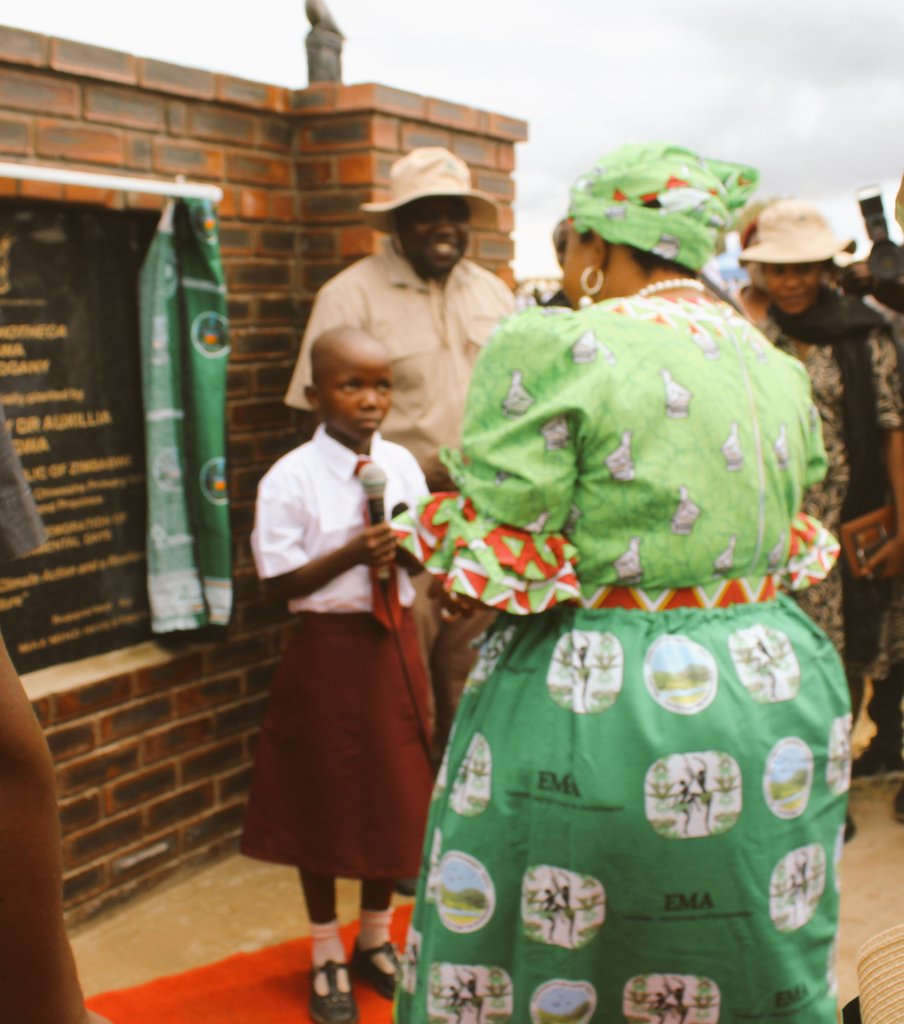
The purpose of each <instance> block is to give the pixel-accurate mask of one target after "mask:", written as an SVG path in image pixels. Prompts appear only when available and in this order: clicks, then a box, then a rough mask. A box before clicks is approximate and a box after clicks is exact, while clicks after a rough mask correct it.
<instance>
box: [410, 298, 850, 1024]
mask: <svg viewBox="0 0 904 1024" xmlns="http://www.w3.org/2000/svg"><path fill="white" fill-rule="evenodd" d="M446 460H447V465H448V466H449V468H450V470H451V472H452V475H453V479H455V481H456V484H457V485H458V486H459V488H460V490H459V491H458V492H457V493H449V494H446V495H433V496H431V498H430V499H428V500H427V501H426V502H425V504H424V506H423V507H422V508H421V509H419V510H418V512H417V513H416V514H408V515H406V516H403V517H401V518H400V519H398V520H397V521H396V526H397V529H398V532H399V536H400V540H401V542H402V544H403V546H404V547H406V548H407V549H408V550H409V551H411V552H412V553H413V554H415V555H416V556H417V557H418V558H420V560H421V561H422V562H423V563H424V564H425V565H426V567H427V568H428V570H429V571H431V572H433V573H434V574H436V575H437V576H439V577H440V578H441V579H442V581H443V583H444V586H445V587H446V589H447V590H449V591H451V592H453V593H459V594H463V595H468V596H469V597H472V598H476V599H478V600H480V601H482V602H483V603H485V604H488V605H490V606H492V607H495V608H497V609H499V611H500V614H499V616H498V617H497V620H496V623H495V625H494V626H493V628H492V629H491V630H490V631H489V632H488V634H487V635H486V637H485V639H484V641H483V644H482V647H481V649H480V653H479V657H478V659H477V662H476V664H475V667H474V669H473V671H472V673H471V676H470V678H469V680H468V683H467V686H466V688H465V692H464V694H463V697H462V701H461V705H460V708H459V711H458V715H457V718H456V722H455V726H454V730H453V733H452V737H451V739H450V742H449V745H448V748H447V750H446V754H445V758H444V760H443V763H442V765H441V768H440V771H439V775H438V778H437V781H436V787H435V790H434V794H433V799H432V806H431V813H430V818H429V822H428V827H427V833H426V837H425V844H424V856H423V864H422V870H421V877H420V880H419V886H418V894H417V903H416V906H415V910H414V913H413V916H412V922H411V928H410V931H409V935H408V940H407V948H406V950H405V955H404V958H403V970H402V978H401V983H400V986H399V989H398V993H397V997H396V1008H395V1013H396V1021H397V1022H398V1024H427V1022H429V1024H506V1022H509V1021H510V1022H513V1024H526V1022H533V1024H561V1022H569V1024H589V1022H598V1024H612V1022H621V1021H626V1022H631V1024H654V1022H655V1024H716V1022H719V1021H722V1022H745V1021H749V1022H758V1024H759V1022H770V1021H777V1022H778V1021H780V1022H794V1024H804V1022H806V1024H832V1022H834V1021H835V1019H836V1017H835V1015H836V982H835V935H836V928H837V916H838V886H839V870H838V867H839V859H840V853H841V849H842V843H843V831H844V815H845V806H846V793H847V789H848V785H849V777H850V707H849V702H848V696H847V687H846V683H845V679H844V674H843V671H842V668H841V665H840V662H839V660H838V657H837V655H836V653H835V651H834V649H833V647H832V645H831V644H830V643H829V642H828V640H827V639H826V638H825V636H824V634H823V633H821V632H820V630H819V629H818V628H817V627H816V626H815V625H813V623H812V622H811V621H810V620H809V619H807V617H806V616H805V615H804V614H803V613H802V612H801V611H800V610H799V609H798V608H797V607H796V605H795V603H794V601H793V600H791V599H790V598H789V597H788V596H786V595H785V594H783V593H782V592H781V590H782V588H784V589H799V588H801V587H803V586H807V585H811V584H817V585H818V581H819V580H820V579H821V578H823V577H824V576H825V575H826V573H827V572H828V571H829V569H830V568H831V565H832V562H833V559H834V557H835V555H836V554H837V545H835V544H834V542H833V539H832V538H831V537H829V536H828V535H826V534H825V532H824V531H822V529H821V528H820V526H819V524H818V523H816V522H814V521H813V520H808V519H806V518H805V517H801V516H800V515H799V514H798V510H799V508H800V503H801V497H802V494H803V492H804V490H805V489H806V488H807V487H808V486H809V485H811V484H812V483H814V482H815V481H817V480H819V479H820V478H821V477H822V475H823V474H824V472H825V468H826V462H825V453H824V450H823V446H822V440H821V434H820V426H819V419H818V416H817V415H816V414H815V410H814V408H813V406H812V402H811V399H810V392H809V382H808V379H807V376H806V373H805V371H804V369H803V367H802V366H801V365H800V364H799V363H798V362H797V361H796V360H795V359H793V358H791V357H789V356H787V355H785V354H784V353H782V352H780V351H778V350H776V349H774V348H772V346H771V345H770V344H769V343H768V342H767V341H766V340H765V339H764V338H763V336H762V335H761V334H759V333H758V332H757V331H756V330H755V329H754V328H753V327H752V326H751V325H750V324H748V323H747V322H746V321H745V320H743V319H742V318H741V317H740V316H739V315H737V314H736V313H735V312H734V311H733V310H731V309H730V308H729V307H727V306H725V305H723V304H722V303H719V302H717V301H714V300H711V299H709V298H708V297H704V296H703V295H701V296H700V297H698V298H693V299H687V298H678V297H674V296H669V295H668V294H667V293H663V294H660V295H657V296H655V297H654V296H651V297H649V298H641V297H633V298H626V299H612V300H608V301H606V302H601V303H599V304H598V305H596V306H593V307H591V308H588V309H584V310H580V311H577V312H573V311H570V310H561V309H549V308H547V309H531V310H527V311H525V312H523V313H521V314H518V315H516V316H514V317H512V318H510V319H509V320H507V321H505V322H504V323H503V325H502V326H501V327H500V328H499V329H498V330H497V332H496V334H495V335H494V337H493V338H492V339H491V341H490V343H489V344H488V346H487V348H486V349H485V351H484V352H483V353H482V355H481V357H480V359H479V361H478V364H477V367H476V369H475V372H474V376H473V379H472V384H471V390H470V394H469V399H468V404H467V409H466V416H465V423H464V430H463V443H462V450H461V452H449V453H447V456H446Z"/></svg>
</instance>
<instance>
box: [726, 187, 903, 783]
mask: <svg viewBox="0 0 904 1024" xmlns="http://www.w3.org/2000/svg"><path fill="white" fill-rule="evenodd" d="M852 247H853V243H852V242H851V241H850V240H849V239H843V238H838V237H837V236H836V235H835V234H834V232H833V231H832V229H831V227H830V225H829V223H828V222H827V221H826V219H825V218H824V217H823V216H822V214H821V213H820V212H819V210H817V209H816V207H814V206H812V205H811V204H809V203H805V202H802V201H800V200H797V199H780V200H777V201H776V202H773V203H771V204H770V205H769V206H767V207H766V208H765V209H764V210H763V212H762V213H761V214H760V217H759V221H758V225H757V240H756V243H755V244H753V245H751V246H749V247H748V248H746V249H744V250H742V252H741V257H740V258H741V260H742V262H744V263H746V264H748V265H750V267H751V269H752V270H753V271H754V272H755V273H756V274H757V279H758V280H759V281H761V282H762V285H763V286H764V287H765V289H766V291H767V294H768V295H769V298H770V302H771V305H770V306H769V309H768V314H767V319H766V320H765V322H764V323H762V324H760V327H761V329H762V330H763V331H764V333H765V334H766V335H767V336H769V337H770V338H771V339H772V340H773V341H774V342H775V344H776V345H777V346H778V347H779V348H781V349H784V350H785V351H787V352H790V353H792V354H793V355H796V356H797V357H798V358H799V359H800V360H801V361H802V362H803V364H804V365H805V366H806V368H807V372H808V374H809V376H810V380H811V383H812V387H813V400H814V402H815V403H816V406H817V408H818V409H819V413H820V417H821V419H822V428H823V435H824V439H825V445H826V451H827V453H828V456H829V472H828V475H827V476H826V478H825V479H824V480H823V481H822V482H821V483H819V484H817V485H816V486H814V487H813V488H811V489H810V491H809V492H808V493H807V495H806V496H805V498H804V511H806V512H808V513H810V514H811V515H815V516H818V517H819V518H820V519H821V520H822V522H823V523H824V524H825V525H826V526H827V527H828V528H829V529H830V530H832V531H833V532H835V533H836V534H837V532H838V528H839V526H840V525H841V523H843V522H845V521H846V520H849V519H853V518H855V517H857V516H859V515H862V514H864V513H866V512H871V511H873V510H874V509H877V508H879V507H880V506H882V505H886V504H888V503H889V502H894V504H895V506H896V507H897V510H898V513H897V514H898V520H899V521H898V526H897V535H896V537H894V538H892V539H891V540H889V541H887V542H886V543H885V544H884V545H883V546H882V547H881V548H880V549H879V550H878V551H877V552H876V553H875V554H874V555H873V556H872V558H871V559H870V560H869V567H870V569H871V572H872V576H873V578H872V579H871V580H865V581H855V580H854V579H853V578H851V577H850V576H849V575H848V574H847V573H846V572H845V567H843V566H842V563H841V562H839V564H838V565H836V567H835V569H834V570H833V572H832V573H831V574H830V576H829V577H828V578H827V579H826V580H825V581H824V582H823V583H822V584H820V585H819V586H817V587H812V588H811V589H810V590H807V591H804V592H802V593H801V594H799V595H797V597H798V601H799V603H800V605H801V607H802V608H803V609H804V610H805V611H806V612H807V613H808V614H809V615H810V617H811V618H813V619H814V620H815V621H816V622H817V623H818V624H819V625H820V626H822V628H823V629H824V630H825V631H826V632H827V633H828V634H829V636H830V637H831V639H832V640H833V642H834V643H835V645H836V647H837V649H838V651H839V653H840V654H841V655H842V657H843V659H844V662H845V667H846V670H847V674H848V683H849V686H850V689H851V697H852V704H853V711H854V714H855V715H856V712H857V710H858V707H859V704H860V700H861V696H862V692H863V677H864V676H865V675H869V676H870V677H871V678H872V679H873V680H874V685H875V686H876V687H877V688H878V687H881V686H886V685H888V686H894V687H900V686H901V683H902V682H904V678H899V677H904V584H902V576H901V573H902V572H904V400H902V395H901V375H900V370H899V366H898V359H897V352H896V349H895V345H894V342H893V339H892V336H891V332H890V328H889V325H888V323H887V321H886V320H885V319H884V317H882V315H881V314H880V313H878V312H877V311H876V310H874V309H873V308H871V307H870V306H867V305H866V304H865V303H864V302H862V301H861V300H860V299H859V298H857V297H855V296H851V295H843V294H841V293H840V292H839V291H837V290H836V289H835V288H834V287H833V278H834V264H833V260H834V258H835V257H837V256H839V254H841V253H844V252H848V251H850V250H851V248H852ZM843 573H844V575H843ZM889 692H890V691H889ZM897 692H898V693H900V689H898V691H897ZM900 739H901V736H900V716H898V732H897V743H896V744H895V743H892V744H891V745H890V746H891V748H893V749H890V750H889V751H888V752H887V757H886V760H887V761H888V763H887V764H886V765H884V767H885V768H889V769H891V768H900V767H902V764H901V753H900ZM855 772H856V769H855Z"/></svg>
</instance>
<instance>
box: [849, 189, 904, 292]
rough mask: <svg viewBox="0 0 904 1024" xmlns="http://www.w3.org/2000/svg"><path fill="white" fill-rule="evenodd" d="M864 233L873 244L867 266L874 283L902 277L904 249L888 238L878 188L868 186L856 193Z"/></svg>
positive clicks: (880, 194)
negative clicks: (864, 229)
mask: <svg viewBox="0 0 904 1024" xmlns="http://www.w3.org/2000/svg"><path fill="white" fill-rule="evenodd" d="M857 201H858V202H859V203H860V212H861V213H862V214H863V221H864V223H865V224H866V233H867V234H868V235H869V240H870V241H871V242H872V243H873V248H872V250H871V251H870V254H869V259H868V260H867V265H868V266H869V272H870V274H872V277H873V280H874V281H894V280H896V279H897V278H899V277H904V248H902V247H901V246H900V245H895V243H894V242H893V241H892V240H891V239H890V238H889V237H888V224H887V222H886V220H885V209H884V207H883V206H882V193H881V191H880V190H879V188H878V186H876V185H870V186H869V187H867V188H862V189H860V190H859V192H858V193H857Z"/></svg>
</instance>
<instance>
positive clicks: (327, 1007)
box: [308, 960, 358, 1024]
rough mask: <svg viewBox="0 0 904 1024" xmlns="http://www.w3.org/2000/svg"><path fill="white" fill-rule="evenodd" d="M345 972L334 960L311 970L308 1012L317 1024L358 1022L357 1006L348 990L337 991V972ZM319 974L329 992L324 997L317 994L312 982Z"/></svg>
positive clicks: (344, 966)
mask: <svg viewBox="0 0 904 1024" xmlns="http://www.w3.org/2000/svg"><path fill="white" fill-rule="evenodd" d="M340 970H342V971H346V970H347V967H346V965H345V964H337V963H336V961H335V960H327V962H326V963H325V964H323V965H322V966H320V967H312V968H311V998H310V1000H309V1001H308V1012H309V1013H310V1015H311V1019H312V1020H314V1021H316V1022H317V1024H355V1022H356V1021H357V1020H358V1004H357V1003H356V1002H355V997H354V995H353V994H352V992H351V989H349V991H348V992H341V991H340V990H339V981H338V976H339V971H340ZM319 974H323V975H325V976H326V980H327V985H328V986H329V991H328V992H327V994H326V995H325V996H321V995H318V994H317V991H316V989H315V988H314V981H315V980H316V978H317V976H318V975H319Z"/></svg>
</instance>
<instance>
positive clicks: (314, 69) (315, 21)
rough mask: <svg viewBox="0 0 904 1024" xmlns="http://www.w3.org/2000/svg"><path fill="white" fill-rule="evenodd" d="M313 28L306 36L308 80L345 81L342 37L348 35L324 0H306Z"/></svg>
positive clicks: (306, 9)
mask: <svg viewBox="0 0 904 1024" xmlns="http://www.w3.org/2000/svg"><path fill="white" fill-rule="evenodd" d="M304 9H305V14H307V16H308V21H309V22H310V23H311V31H310V32H309V33H308V35H307V38H306V39H305V47H306V48H307V51H308V82H309V83H310V82H341V81H342V40H343V39H344V38H345V36H343V35H342V33H341V32H340V31H339V26H338V25H337V24H336V22H335V21H334V20H333V16H332V14H330V12H329V9H328V8H327V6H326V4H325V3H324V0H305V5H304Z"/></svg>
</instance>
